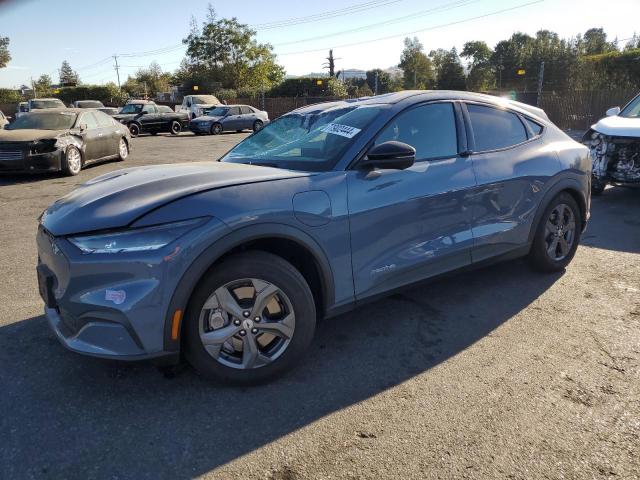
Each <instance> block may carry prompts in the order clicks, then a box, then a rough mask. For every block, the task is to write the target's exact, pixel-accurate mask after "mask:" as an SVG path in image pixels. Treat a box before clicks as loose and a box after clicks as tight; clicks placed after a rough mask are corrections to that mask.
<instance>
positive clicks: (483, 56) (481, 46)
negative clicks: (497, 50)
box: [460, 41, 495, 92]
mask: <svg viewBox="0 0 640 480" xmlns="http://www.w3.org/2000/svg"><path fill="white" fill-rule="evenodd" d="M491 53H492V51H491V49H490V48H489V46H488V45H487V44H486V43H485V42H482V41H472V42H467V43H465V44H464V47H463V48H462V52H461V53H460V56H461V57H462V58H465V59H466V60H467V61H468V62H469V73H468V75H467V89H468V90H472V91H476V92H483V91H487V90H490V89H492V88H494V87H495V70H494V68H493V66H492V65H491Z"/></svg>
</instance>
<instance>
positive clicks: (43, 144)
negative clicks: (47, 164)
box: [31, 138, 58, 155]
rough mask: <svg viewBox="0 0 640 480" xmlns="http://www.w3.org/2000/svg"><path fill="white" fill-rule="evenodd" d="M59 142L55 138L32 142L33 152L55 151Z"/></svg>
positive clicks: (34, 153)
mask: <svg viewBox="0 0 640 480" xmlns="http://www.w3.org/2000/svg"><path fill="white" fill-rule="evenodd" d="M57 142H58V140H57V139H55V138H47V139H44V140H37V141H35V142H33V143H32V144H31V154H32V155H37V154H39V153H50V152H55V151H56V148H57Z"/></svg>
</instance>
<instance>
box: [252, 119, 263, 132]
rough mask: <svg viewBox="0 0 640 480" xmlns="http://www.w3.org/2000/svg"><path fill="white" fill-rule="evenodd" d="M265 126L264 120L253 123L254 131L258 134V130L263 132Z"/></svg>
mask: <svg viewBox="0 0 640 480" xmlns="http://www.w3.org/2000/svg"><path fill="white" fill-rule="evenodd" d="M263 125H264V124H263V123H262V120H256V121H255V122H253V131H254V132H257V131H258V130H262V127H263Z"/></svg>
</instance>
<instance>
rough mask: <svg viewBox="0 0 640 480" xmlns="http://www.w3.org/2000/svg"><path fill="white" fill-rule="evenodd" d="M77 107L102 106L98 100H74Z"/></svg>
mask: <svg viewBox="0 0 640 480" xmlns="http://www.w3.org/2000/svg"><path fill="white" fill-rule="evenodd" d="M76 105H77V106H78V108H104V105H103V104H102V102H99V101H98V100H82V101H80V102H76Z"/></svg>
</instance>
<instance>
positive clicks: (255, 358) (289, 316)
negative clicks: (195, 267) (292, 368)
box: [199, 278, 295, 369]
mask: <svg viewBox="0 0 640 480" xmlns="http://www.w3.org/2000/svg"><path fill="white" fill-rule="evenodd" d="M294 330H295V313H294V311H293V307H292V304H291V301H290V300H289V298H288V297H287V295H286V294H285V293H284V292H283V291H282V290H281V289H280V288H279V287H278V286H276V285H274V284H273V283H269V282H266V281H264V280H260V279H257V278H245V279H240V280H235V281H233V282H230V283H227V284H225V285H223V286H221V287H219V288H218V289H216V290H215V291H214V292H213V293H212V294H211V295H210V296H209V298H207V300H206V301H205V303H204V305H203V306H202V308H201V311H200V316H199V332H200V340H201V342H202V344H203V346H204V348H205V350H206V351H207V353H208V354H209V355H210V356H211V357H212V358H213V359H215V360H216V361H218V362H219V363H221V364H223V365H225V366H228V367H232V368H236V369H254V368H259V367H262V366H265V365H268V364H270V363H271V362H273V361H274V360H276V359H277V358H278V357H279V356H280V355H282V353H283V352H284V351H285V350H286V349H287V347H288V346H289V343H290V342H291V339H292V338H293V333H294Z"/></svg>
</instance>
